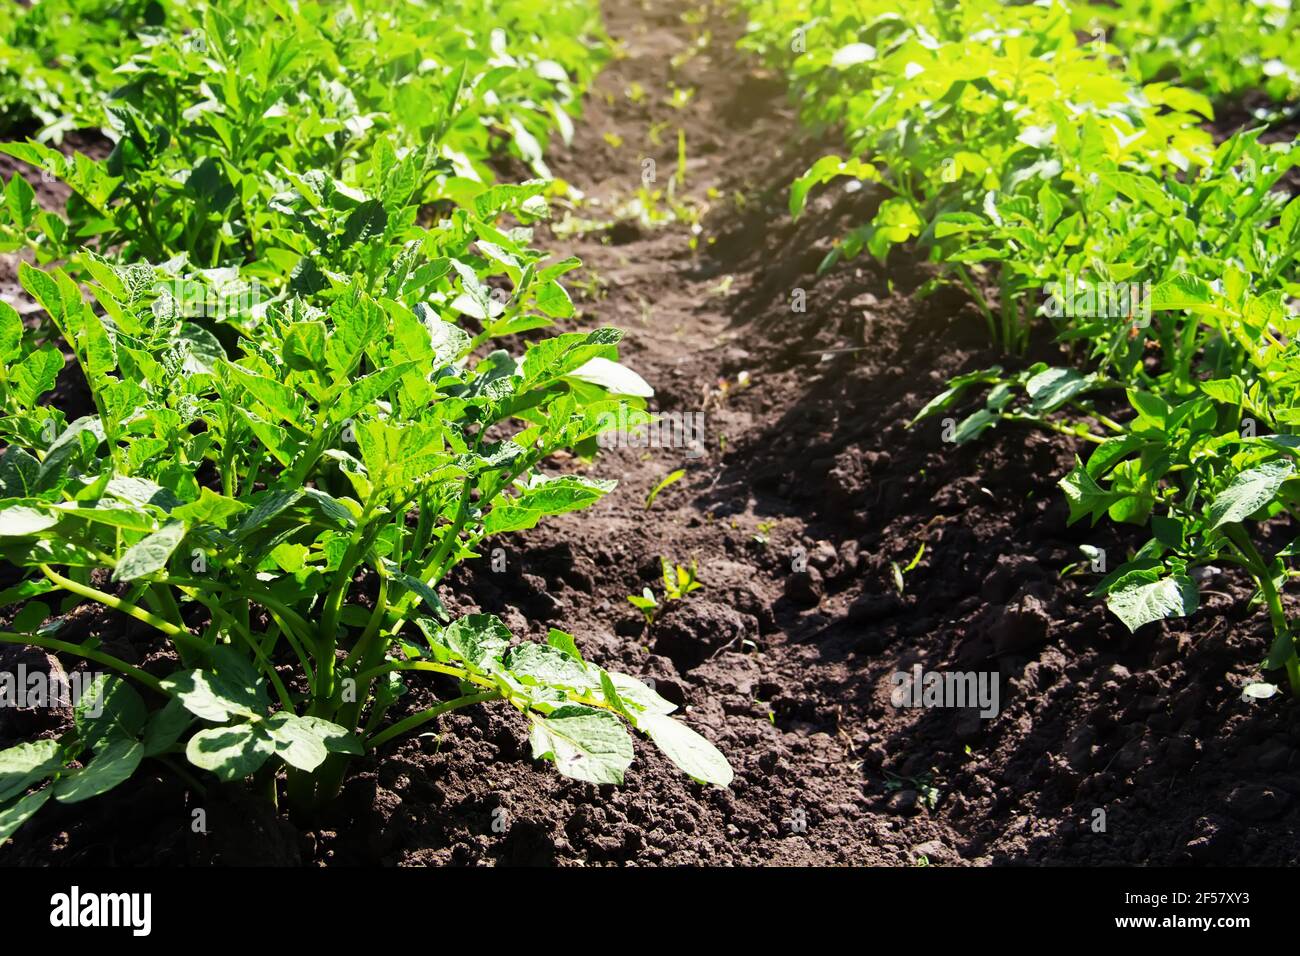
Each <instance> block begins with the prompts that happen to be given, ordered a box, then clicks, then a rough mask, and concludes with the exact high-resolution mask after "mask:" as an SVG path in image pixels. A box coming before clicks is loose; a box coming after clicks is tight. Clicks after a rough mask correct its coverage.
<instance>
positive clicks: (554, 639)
mask: <svg viewBox="0 0 1300 956" xmlns="http://www.w3.org/2000/svg"><path fill="white" fill-rule="evenodd" d="M546 643H547V644H548V645H550V646H551V647H554V648H555V649H556V650H558V651H563V652H564V653H565V654H567V655H569V656H570V657H572V658H573V659H574V660H575V661H579V662H581V663H585V661H583V660H582V652H581V651H579V650H578V643H577V641H575V640H574V639H573V635H572V634H570V633H568V632H567V631H561V630H559V629H558V628H554V627H553V628H551V629H550V630H549V631H548V632H547V634H546Z"/></svg>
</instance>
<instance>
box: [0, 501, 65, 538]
mask: <svg viewBox="0 0 1300 956" xmlns="http://www.w3.org/2000/svg"><path fill="white" fill-rule="evenodd" d="M58 523H59V519H58V518H57V517H55V516H54V515H52V514H50V513H49V512H48V511H43V510H41V509H39V508H33V507H31V506H30V505H17V504H12V505H6V506H4V507H0V538H26V537H30V536H31V535H34V534H39V533H40V532H42V531H45V530H47V529H48V528H52V527H54V526H55V525H56V524H58Z"/></svg>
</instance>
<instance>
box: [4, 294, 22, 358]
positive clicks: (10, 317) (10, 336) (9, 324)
mask: <svg viewBox="0 0 1300 956" xmlns="http://www.w3.org/2000/svg"><path fill="white" fill-rule="evenodd" d="M22 343H23V320H22V317H21V316H20V315H19V314H18V311H17V310H16V309H15V308H14V307H13V306H12V305H10V304H9V303H8V302H3V301H0V362H4V363H5V365H6V366H8V365H11V364H12V363H13V361H14V360H15V359H16V358H18V356H19V355H21V354H22Z"/></svg>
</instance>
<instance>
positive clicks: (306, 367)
mask: <svg viewBox="0 0 1300 956" xmlns="http://www.w3.org/2000/svg"><path fill="white" fill-rule="evenodd" d="M280 354H281V356H282V357H283V358H284V363H285V364H286V365H288V366H289V368H291V369H293V370H294V371H297V372H316V371H324V369H325V323H324V322H295V323H294V324H293V325H291V326H290V327H289V331H288V332H287V333H286V334H285V336H284V345H283V346H282V347H281V350H280Z"/></svg>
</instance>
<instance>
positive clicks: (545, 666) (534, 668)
mask: <svg viewBox="0 0 1300 956" xmlns="http://www.w3.org/2000/svg"><path fill="white" fill-rule="evenodd" d="M505 666H506V668H507V669H508V670H509V671H510V672H511V673H512V674H514V676H515V677H517V678H518V679H519V680H520V681H522V682H523V683H525V684H534V685H537V684H540V685H543V686H546V687H562V688H568V689H571V690H576V691H579V692H581V691H585V690H588V689H590V688H592V687H594V686H595V685H596V683H597V682H598V680H599V678H598V677H597V676H596V675H594V674H592V673H591V672H590V671H589V670H588V669H587V665H586V664H584V663H583V662H582V661H581V660H578V659H575V658H573V657H571V656H569V655H568V654H566V653H565V652H564V651H562V650H560V649H559V648H555V647H550V646H547V645H545V644H534V643H532V642H525V643H523V644H520V645H519V646H518V647H515V648H512V649H511V650H510V653H509V654H507V655H506V658H505Z"/></svg>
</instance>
